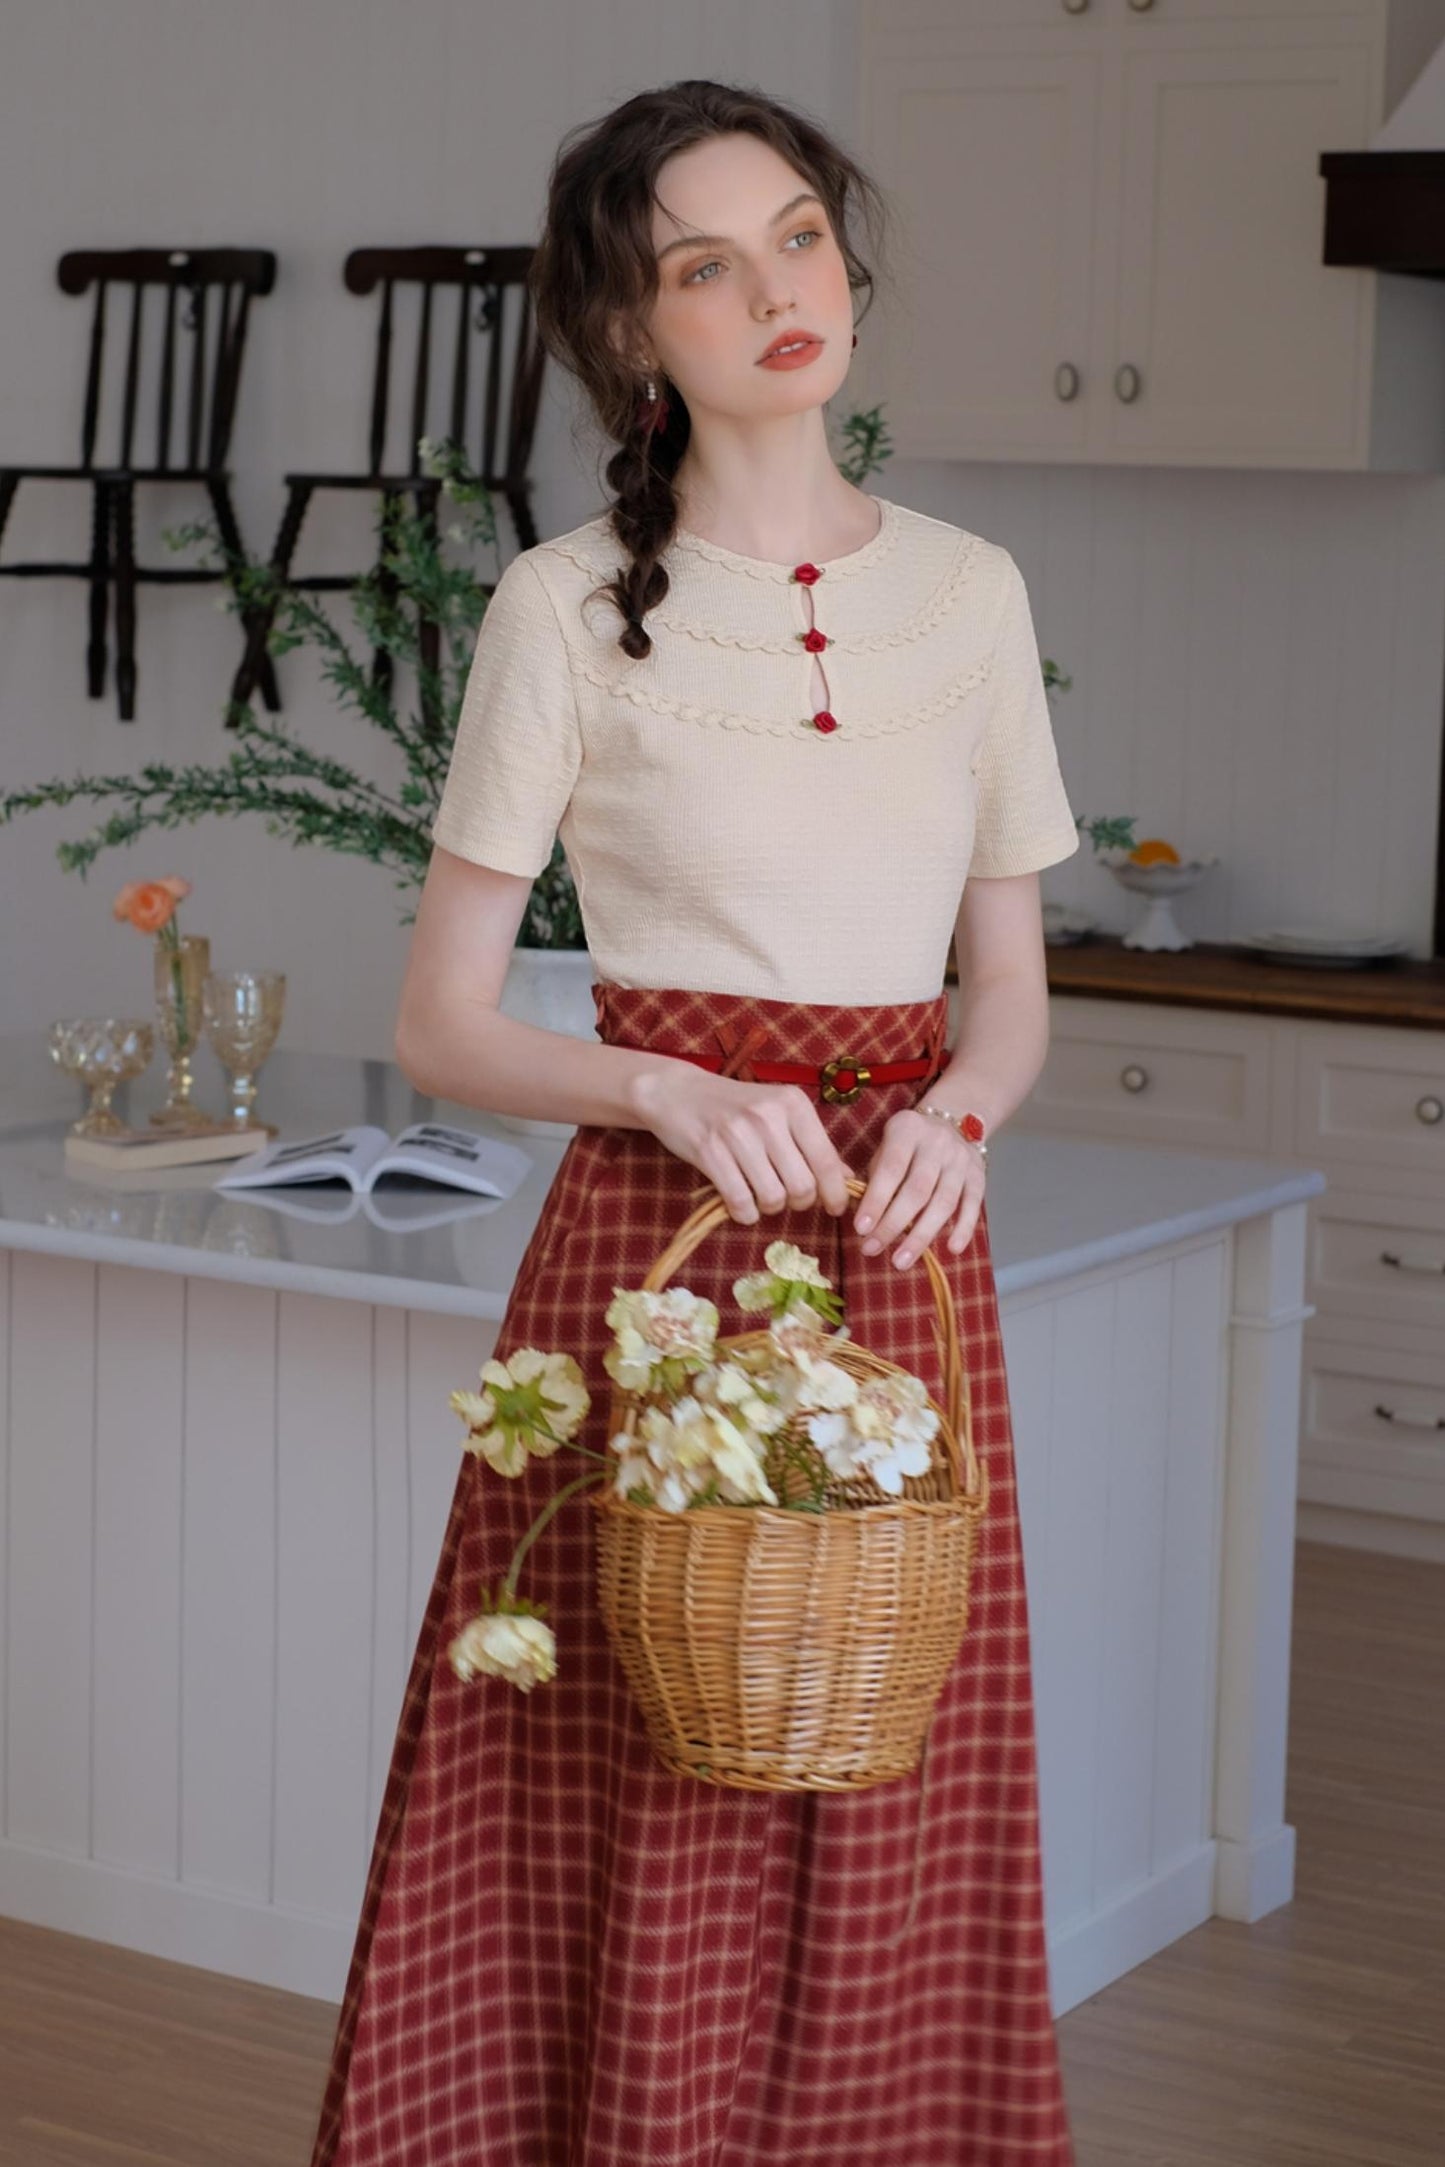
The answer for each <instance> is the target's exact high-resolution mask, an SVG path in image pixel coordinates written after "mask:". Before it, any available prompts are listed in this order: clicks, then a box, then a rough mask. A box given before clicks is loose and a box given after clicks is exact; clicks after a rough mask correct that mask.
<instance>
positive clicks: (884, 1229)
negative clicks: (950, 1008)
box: [855, 873, 1049, 1267]
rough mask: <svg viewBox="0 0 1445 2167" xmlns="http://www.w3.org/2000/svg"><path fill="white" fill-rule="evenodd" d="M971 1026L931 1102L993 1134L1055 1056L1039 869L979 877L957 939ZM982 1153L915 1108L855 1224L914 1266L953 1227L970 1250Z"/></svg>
mask: <svg viewBox="0 0 1445 2167" xmlns="http://www.w3.org/2000/svg"><path fill="white" fill-rule="evenodd" d="M955 949H956V952H957V956H958V981H959V1004H958V1005H959V1023H958V1034H957V1037H956V1039H955V1041H954V1048H953V1058H952V1060H951V1061H950V1062H949V1064H948V1066H947V1068H946V1069H944V1070H942V1071H941V1072H940V1074H939V1077H938V1081H937V1082H936V1083H935V1084H933V1085H932V1086H931V1087H930V1088H929V1090H928V1092H927V1093H926V1097H927V1100H928V1102H929V1103H930V1104H931V1105H934V1106H942V1107H944V1108H946V1109H947V1110H948V1111H949V1112H950V1113H955V1114H962V1113H968V1112H970V1111H971V1112H973V1113H976V1114H979V1115H981V1116H982V1119H983V1123H984V1127H985V1129H986V1130H987V1131H988V1132H989V1133H990V1134H992V1132H993V1131H994V1130H995V1129H996V1128H997V1127H998V1126H999V1124H1000V1123H1001V1122H1003V1121H1005V1120H1007V1118H1008V1116H1009V1115H1010V1114H1011V1113H1012V1112H1013V1110H1014V1108H1015V1107H1016V1106H1018V1105H1019V1104H1020V1102H1021V1101H1022V1100H1023V1099H1025V1098H1026V1097H1027V1096H1028V1094H1029V1092H1030V1091H1031V1090H1032V1089H1033V1086H1034V1083H1035V1081H1036V1079H1037V1077H1038V1073H1039V1071H1040V1069H1041V1068H1042V1067H1043V1065H1044V1059H1045V1056H1046V1055H1047V1053H1048V1050H1049V987H1048V974H1047V971H1046V969H1045V957H1044V932H1043V919H1042V916H1041V915H1040V911H1039V876H1038V874H1037V873H1009V874H1000V875H991V876H990V877H989V878H987V879H985V878H984V877H983V876H982V875H978V876H975V875H973V874H970V875H969V878H968V880H967V882H966V884H965V886H964V891H963V900H962V902H961V904H960V905H959V912H958V919H957V925H956V933H955ZM984 1186H985V1181H984V1162H983V1158H982V1156H981V1154H980V1153H979V1151H978V1149H977V1147H976V1146H975V1145H974V1144H972V1143H970V1142H969V1141H968V1139H967V1138H966V1137H964V1136H961V1135H959V1134H958V1132H957V1131H956V1130H955V1129H953V1128H951V1127H950V1126H949V1124H948V1123H947V1122H944V1121H939V1120H938V1119H936V1118H935V1116H934V1115H932V1114H925V1113H920V1112H919V1111H918V1110H917V1109H916V1108H913V1107H905V1108H904V1109H903V1110H902V1111H901V1112H900V1113H896V1114H893V1115H892V1116H891V1117H890V1119H889V1121H888V1124H887V1127H886V1128H885V1130H884V1133H883V1139H882V1142H881V1144H880V1145H879V1148H878V1153H877V1156H876V1158H875V1160H874V1163H873V1165H872V1166H871V1167H870V1168H869V1170H868V1186H867V1189H866V1190H865V1192H864V1194H863V1195H862V1196H861V1197H860V1198H859V1199H858V1210H857V1214H856V1218H855V1224H856V1226H857V1228H858V1231H859V1233H860V1234H862V1235H864V1236H865V1239H864V1243H863V1247H864V1249H865V1250H868V1251H870V1252H874V1251H878V1250H882V1249H887V1248H888V1247H889V1245H890V1244H891V1243H893V1242H897V1244H898V1246H897V1248H896V1249H893V1250H892V1254H891V1261H892V1262H893V1263H895V1264H897V1265H899V1266H900V1267H903V1266H907V1265H910V1264H912V1263H914V1262H915V1261H916V1260H917V1258H918V1257H919V1256H920V1255H921V1254H922V1252H923V1250H924V1249H926V1248H927V1246H928V1244H929V1243H930V1242H931V1241H932V1240H933V1237H934V1235H935V1234H937V1233H939V1232H940V1231H941V1230H942V1228H943V1227H944V1226H945V1225H946V1224H947V1223H948V1222H949V1220H952V1222H953V1223H952V1226H951V1227H950V1229H949V1235H948V1246H949V1248H950V1249H951V1250H954V1251H959V1250H962V1249H966V1248H967V1247H968V1244H969V1243H970V1241H971V1240H972V1239H973V1230H974V1227H975V1225H976V1224H977V1221H978V1213H979V1207H980V1205H981V1204H982V1202H983V1196H984Z"/></svg>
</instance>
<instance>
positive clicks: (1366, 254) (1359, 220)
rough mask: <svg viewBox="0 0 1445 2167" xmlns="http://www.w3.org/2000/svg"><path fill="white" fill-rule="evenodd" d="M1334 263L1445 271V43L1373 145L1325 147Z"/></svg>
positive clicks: (1329, 254)
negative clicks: (1326, 149) (1361, 148)
mask: <svg viewBox="0 0 1445 2167" xmlns="http://www.w3.org/2000/svg"><path fill="white" fill-rule="evenodd" d="M1320 172H1321V173H1322V174H1323V176H1324V181H1325V244H1324V261H1325V262H1326V263H1338V264H1353V265H1355V266H1357V267H1363V268H1365V269H1368V270H1373V271H1403V272H1408V273H1413V274H1414V275H1415V276H1416V277H1418V278H1445V44H1442V45H1441V46H1440V48H1439V50H1438V51H1437V52H1435V53H1432V55H1431V56H1430V58H1429V59H1428V60H1427V61H1426V63H1425V65H1424V67H1423V68H1422V69H1421V70H1420V73H1419V74H1418V75H1417V76H1416V78H1415V80H1414V82H1413V83H1412V84H1411V85H1410V88H1409V89H1408V90H1407V91H1406V93H1405V95H1404V97H1403V98H1402V99H1401V100H1400V103H1399V104H1398V105H1397V106H1396V107H1395V110H1394V112H1393V113H1391V115H1390V117H1389V119H1388V120H1386V121H1385V122H1384V123H1383V124H1382V125H1381V126H1380V127H1379V128H1377V129H1376V131H1375V133H1374V135H1373V136H1372V137H1371V139H1370V146H1369V148H1368V150H1330V151H1324V152H1322V153H1321V155H1320Z"/></svg>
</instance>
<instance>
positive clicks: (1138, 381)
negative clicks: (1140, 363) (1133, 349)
mask: <svg viewBox="0 0 1445 2167" xmlns="http://www.w3.org/2000/svg"><path fill="white" fill-rule="evenodd" d="M1143 382H1144V379H1143V377H1142V376H1141V375H1140V374H1139V371H1138V370H1137V369H1136V368H1135V366H1134V364H1133V362H1132V361H1121V362H1120V363H1119V366H1118V368H1117V369H1115V371H1114V389H1115V391H1116V392H1117V393H1118V395H1119V397H1120V398H1121V399H1122V400H1123V402H1124V404H1125V405H1126V406H1132V405H1133V404H1134V401H1135V400H1136V399H1137V398H1138V396H1139V392H1140V389H1141V388H1142V386H1143Z"/></svg>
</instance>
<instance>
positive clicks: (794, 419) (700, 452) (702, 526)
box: [675, 407, 878, 564]
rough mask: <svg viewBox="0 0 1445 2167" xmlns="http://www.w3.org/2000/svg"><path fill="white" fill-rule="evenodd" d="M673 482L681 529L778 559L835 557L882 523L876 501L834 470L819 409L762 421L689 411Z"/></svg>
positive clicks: (721, 544) (726, 546)
mask: <svg viewBox="0 0 1445 2167" xmlns="http://www.w3.org/2000/svg"><path fill="white" fill-rule="evenodd" d="M675 486H676V489H677V494H678V503H679V512H678V524H679V525H680V526H683V527H685V528H687V529H688V531H689V532H690V533H693V534H700V535H701V536H702V537H703V538H704V540H705V541H709V542H716V543H717V544H718V546H719V547H720V548H722V549H735V550H737V551H738V552H739V553H740V554H741V555H743V556H749V557H762V558H766V559H770V560H772V561H774V562H776V563H778V564H791V563H795V562H798V561H801V560H802V559H804V558H808V557H829V556H838V555H841V554H843V553H844V552H845V551H847V550H849V549H853V548H856V547H858V546H859V545H860V544H861V543H863V542H866V541H867V540H868V539H869V537H870V536H871V535H872V534H873V533H874V532H875V531H876V529H877V525H878V512H877V510H876V509H875V507H874V505H873V502H872V500H871V499H870V498H869V497H867V496H865V495H864V493H863V491H862V490H861V489H856V488H855V487H854V486H853V484H852V482H850V481H846V480H845V479H844V477H843V476H842V475H841V474H840V473H839V472H838V468H837V466H836V464H835V463H834V459H833V454H832V452H831V451H830V450H829V448H828V440H827V436H826V433H825V431H824V425H823V410H822V408H821V407H810V408H809V409H808V411H807V412H806V413H803V414H787V415H782V416H780V417H779V418H778V419H777V420H776V421H769V422H761V423H760V422H756V421H749V422H741V421H738V420H736V419H734V418H733V417H731V416H728V415H710V414H708V413H707V412H706V411H704V412H702V413H700V414H694V415H693V417H692V434H691V436H690V437H689V439H688V446H687V450H686V451H685V452H684V454H683V456H682V461H681V464H680V465H679V467H678V470H677V476H676V482H675Z"/></svg>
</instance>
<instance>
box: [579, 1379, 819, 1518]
mask: <svg viewBox="0 0 1445 2167" xmlns="http://www.w3.org/2000/svg"><path fill="white" fill-rule="evenodd" d="M758 1447H759V1440H758V1439H757V1438H756V1437H755V1436H754V1435H753V1434H752V1433H751V1432H750V1431H749V1430H748V1429H746V1428H745V1427H744V1426H743V1425H742V1424H741V1423H740V1422H735V1421H733V1420H732V1418H731V1417H730V1416H729V1415H728V1414H726V1413H725V1412H724V1410H723V1409H722V1408H721V1407H718V1406H713V1405H711V1404H710V1403H709V1402H708V1401H706V1400H702V1399H698V1398H695V1397H694V1396H693V1394H691V1393H685V1394H684V1395H683V1396H682V1398H681V1399H679V1400H676V1401H675V1402H674V1403H673V1405H672V1406H671V1407H668V1408H663V1407H644V1408H643V1410H642V1414H641V1417H640V1418H639V1421H638V1425H637V1434H636V1436H635V1438H632V1439H629V1438H628V1436H627V1434H626V1432H625V1431H622V1432H619V1434H618V1435H617V1436H616V1437H614V1438H613V1439H612V1450H613V1451H614V1452H615V1453H617V1454H618V1456H619V1458H620V1460H621V1466H620V1467H619V1470H618V1473H617V1475H616V1477H615V1487H616V1489H617V1491H618V1494H619V1495H620V1496H623V1497H625V1496H626V1495H627V1493H628V1491H629V1490H630V1489H631V1488H632V1487H633V1486H634V1485H635V1484H637V1483H640V1482H645V1483H646V1484H647V1486H648V1488H649V1490H650V1491H651V1492H652V1495H653V1498H654V1500H655V1502H656V1503H657V1504H658V1505H660V1506H661V1507H662V1509H663V1510H664V1511H665V1512H683V1511H685V1510H686V1509H687V1506H688V1503H689V1500H690V1499H692V1498H694V1497H700V1496H701V1495H702V1494H703V1493H704V1492H706V1491H707V1490H709V1489H710V1488H712V1487H713V1486H714V1485H715V1486H716V1490H717V1494H718V1496H719V1498H720V1499H721V1500H722V1501H723V1502H725V1503H727V1504H733V1505H747V1504H753V1503H762V1504H767V1505H776V1504H777V1502H778V1500H777V1496H776V1494H775V1492H774V1491H773V1489H772V1487H771V1485H770V1484H769V1482H768V1479H767V1476H766V1475H765V1474H764V1472H763V1461H762V1455H761V1453H760V1451H759V1449H758Z"/></svg>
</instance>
